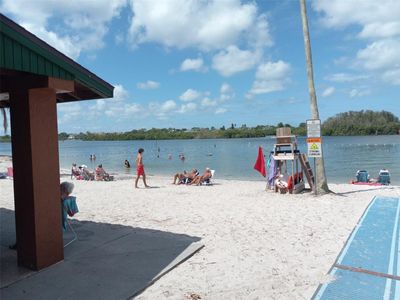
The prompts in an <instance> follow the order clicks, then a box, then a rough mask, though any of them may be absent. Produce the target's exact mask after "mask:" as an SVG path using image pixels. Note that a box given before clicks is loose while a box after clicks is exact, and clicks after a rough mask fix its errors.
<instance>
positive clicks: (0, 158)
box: [0, 154, 400, 187]
mask: <svg viewBox="0 0 400 300" xmlns="http://www.w3.org/2000/svg"><path fill="white" fill-rule="evenodd" d="M10 166H12V156H11V155H3V154H2V155H0V172H7V167H10ZM131 170H132V173H129V174H128V173H121V172H114V171H110V172H109V174H110V175H113V176H114V178H115V179H116V180H134V179H135V178H136V174H135V171H134V168H133V167H132V168H131ZM70 175H71V171H70V169H66V168H60V178H67V177H68V178H70ZM173 176H174V174H171V175H166V174H162V173H158V174H157V173H154V174H153V173H147V174H146V178H148V179H149V180H151V179H153V178H160V179H163V180H165V181H172V179H173ZM215 178H216V180H224V181H228V182H232V181H233V182H235V181H240V182H242V181H243V182H256V183H257V182H258V183H260V182H261V183H263V184H266V181H267V179H266V178H261V177H260V178H259V179H255V178H223V177H219V176H218V173H217V174H216V176H215ZM350 180H351V179H349V180H348V181H343V182H331V183H328V185H340V184H346V185H351V183H350ZM72 181H76V179H73V180H72ZM305 183H306V187H308V183H307V182H305ZM367 186H368V185H367ZM389 186H394V187H396V186H400V185H398V184H396V185H393V184H391V185H389ZM381 187H384V186H381Z"/></svg>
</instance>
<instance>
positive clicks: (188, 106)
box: [178, 102, 197, 114]
mask: <svg viewBox="0 0 400 300" xmlns="http://www.w3.org/2000/svg"><path fill="white" fill-rule="evenodd" d="M196 109H197V104H196V103H193V102H190V103H187V104H182V106H181V108H180V109H179V111H178V112H179V113H181V114H184V113H188V112H192V111H195V110H196Z"/></svg>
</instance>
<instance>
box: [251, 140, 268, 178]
mask: <svg viewBox="0 0 400 300" xmlns="http://www.w3.org/2000/svg"><path fill="white" fill-rule="evenodd" d="M254 169H255V170H257V171H258V172H260V173H261V175H262V176H264V177H265V176H267V172H266V171H265V160H264V153H263V151H262V148H261V147H260V146H259V147H258V157H257V161H256V164H255V165H254Z"/></svg>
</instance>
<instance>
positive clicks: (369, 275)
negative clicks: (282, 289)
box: [313, 197, 400, 300]
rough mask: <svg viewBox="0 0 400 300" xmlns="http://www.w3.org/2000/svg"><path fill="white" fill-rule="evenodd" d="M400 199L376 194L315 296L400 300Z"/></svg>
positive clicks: (327, 298) (325, 298) (364, 299)
mask: <svg viewBox="0 0 400 300" xmlns="http://www.w3.org/2000/svg"><path fill="white" fill-rule="evenodd" d="M399 223H400V198H394V197H375V198H374V199H373V200H372V201H371V203H370V204H369V206H368V208H367V209H366V211H365V212H364V214H363V216H362V217H361V219H360V221H359V223H358V224H357V226H356V227H355V228H354V230H353V232H352V234H351V235H350V237H349V239H348V241H347V243H346V245H345V246H344V248H343V250H342V252H341V253H340V255H339V257H338V258H337V260H336V263H335V264H334V266H333V267H332V269H331V270H330V272H329V274H331V275H333V276H334V277H335V278H336V279H335V280H334V281H331V282H328V283H325V284H322V285H320V286H319V287H318V290H317V291H316V293H315V294H314V296H313V299H315V300H317V299H321V300H333V299H335V300H336V299H338V300H339V299H340V300H346V299H352V300H353V299H354V300H358V299H359V300H369V299H371V300H377V299H383V300H400V255H399V254H400V224H399Z"/></svg>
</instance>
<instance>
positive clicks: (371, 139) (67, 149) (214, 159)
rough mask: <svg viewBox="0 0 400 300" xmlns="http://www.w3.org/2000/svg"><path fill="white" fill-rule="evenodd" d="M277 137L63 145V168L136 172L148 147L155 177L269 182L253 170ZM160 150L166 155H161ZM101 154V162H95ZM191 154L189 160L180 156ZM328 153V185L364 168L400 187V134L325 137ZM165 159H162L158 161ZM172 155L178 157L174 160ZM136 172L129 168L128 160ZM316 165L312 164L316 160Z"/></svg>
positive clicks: (0, 150) (3, 149)
mask: <svg viewBox="0 0 400 300" xmlns="http://www.w3.org/2000/svg"><path fill="white" fill-rule="evenodd" d="M274 142H275V138H274V137H266V138H251V139H210V140H166V141H110V142H84V141H65V142H60V143H59V145H60V167H61V168H65V169H69V168H70V167H71V164H72V163H73V162H76V163H77V164H86V165H87V166H89V167H90V168H92V169H93V168H94V167H95V164H99V163H102V164H103V167H104V168H105V169H106V170H107V171H111V172H118V173H130V174H134V173H135V168H134V161H135V157H136V153H137V149H138V148H139V147H142V148H144V149H145V152H144V164H145V169H146V173H147V174H149V175H154V174H159V175H171V174H174V173H176V172H178V171H183V170H189V169H191V168H197V169H199V170H200V171H202V170H203V169H204V168H205V167H210V168H212V169H215V170H216V173H215V177H218V178H224V179H248V180H263V178H262V177H261V175H259V173H258V172H256V171H255V170H254V169H253V165H254V163H255V161H256V158H257V153H258V146H259V145H260V146H262V147H263V148H264V153H267V152H268V151H270V150H272V148H273V144H274ZM298 143H299V148H300V151H302V152H305V151H306V144H305V138H302V137H300V138H299V139H298ZM158 149H159V151H160V152H158ZM93 153H94V154H96V157H97V159H96V162H95V163H94V162H91V161H90V160H89V156H90V154H93ZM181 153H183V154H184V155H185V158H186V159H185V161H183V162H182V161H181V160H180V159H179V154H181ZM323 153H324V157H325V168H326V173H327V177H328V182H333V183H343V182H348V181H349V180H350V179H351V178H354V174H355V172H356V171H357V170H358V169H366V170H368V171H369V173H370V175H371V177H377V174H378V172H379V170H380V169H381V168H387V169H389V170H390V172H391V178H392V183H393V184H397V185H400V163H399V160H400V136H398V135H397V136H352V137H325V138H324V140H323ZM0 154H11V145H10V144H9V143H0ZM157 155H159V157H157ZM169 156H172V159H169ZM125 159H128V160H129V161H130V162H131V165H132V167H133V168H131V169H130V170H126V169H125V168H124V166H123V163H124V160H125ZM310 163H311V165H312V160H311V161H310Z"/></svg>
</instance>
